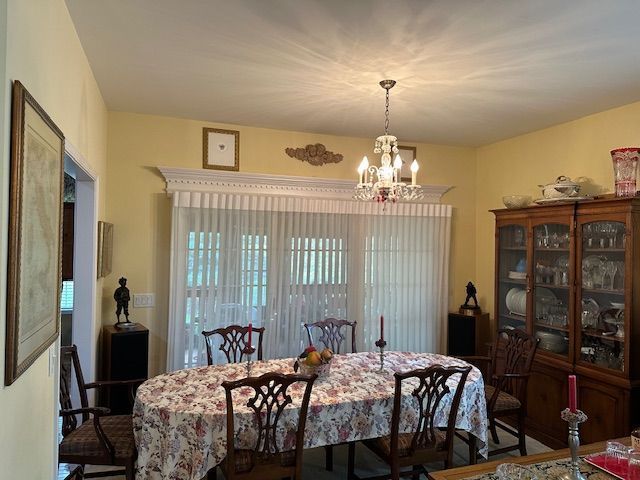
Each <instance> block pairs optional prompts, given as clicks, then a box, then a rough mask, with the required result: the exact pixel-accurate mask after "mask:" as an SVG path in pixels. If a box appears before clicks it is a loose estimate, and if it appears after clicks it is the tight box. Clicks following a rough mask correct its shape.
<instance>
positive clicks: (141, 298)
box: [133, 293, 156, 308]
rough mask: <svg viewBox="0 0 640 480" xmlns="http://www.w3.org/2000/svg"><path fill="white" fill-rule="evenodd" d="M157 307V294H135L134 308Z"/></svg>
mask: <svg viewBox="0 0 640 480" xmlns="http://www.w3.org/2000/svg"><path fill="white" fill-rule="evenodd" d="M155 306H156V295H155V293H134V294H133V307H134V308H148V307H155Z"/></svg>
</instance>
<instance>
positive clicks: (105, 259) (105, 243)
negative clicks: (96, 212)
mask: <svg viewBox="0 0 640 480" xmlns="http://www.w3.org/2000/svg"><path fill="white" fill-rule="evenodd" d="M112 260H113V223H108V222H103V221H98V278H103V277H106V276H107V275H109V274H110V273H111V264H112Z"/></svg>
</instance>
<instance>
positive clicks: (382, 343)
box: [376, 338, 387, 373]
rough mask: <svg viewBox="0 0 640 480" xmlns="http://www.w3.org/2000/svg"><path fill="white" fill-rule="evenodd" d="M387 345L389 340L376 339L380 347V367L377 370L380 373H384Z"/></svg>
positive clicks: (377, 345)
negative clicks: (385, 348)
mask: <svg viewBox="0 0 640 480" xmlns="http://www.w3.org/2000/svg"><path fill="white" fill-rule="evenodd" d="M386 346H387V342H385V340H384V339H383V338H381V339H379V340H376V347H378V348H379V349H380V369H378V370H377V372H378V373H384V347H386Z"/></svg>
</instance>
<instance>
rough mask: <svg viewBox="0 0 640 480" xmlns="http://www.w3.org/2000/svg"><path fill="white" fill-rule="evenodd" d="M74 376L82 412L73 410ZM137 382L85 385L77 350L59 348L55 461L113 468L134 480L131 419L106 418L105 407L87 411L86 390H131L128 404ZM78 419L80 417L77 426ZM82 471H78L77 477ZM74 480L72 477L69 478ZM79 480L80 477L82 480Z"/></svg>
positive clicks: (114, 381)
mask: <svg viewBox="0 0 640 480" xmlns="http://www.w3.org/2000/svg"><path fill="white" fill-rule="evenodd" d="M74 373H75V378H76V384H77V387H78V392H79V393H80V404H81V408H73V405H72V403H71V388H72V387H71V386H72V382H73V376H74ZM144 380H145V379H138V380H121V381H120V380H113V381H101V382H91V383H85V381H84V376H83V374H82V369H81V368H80V359H79V357H78V349H77V348H76V346H75V345H72V346H65V347H61V348H60V407H61V410H60V416H62V435H63V438H62V441H61V442H60V445H59V446H58V461H59V462H62V463H74V464H79V465H80V466H81V467H82V466H84V465H86V464H89V465H116V466H122V467H124V470H123V471H115V472H111V471H110V472H109V473H110V474H112V475H117V474H122V473H124V474H125V476H126V479H127V480H134V475H135V467H134V464H135V460H136V456H137V452H136V445H135V441H134V438H133V423H132V419H131V415H109V409H108V408H104V407H89V402H88V397H87V390H89V389H92V388H109V387H114V386H120V387H121V386H128V387H130V392H131V400H132V401H133V397H134V395H135V389H136V388H137V386H138V385H140V384H141V383H142V382H144ZM77 415H81V416H82V422H81V423H80V424H78V419H77ZM80 471H82V469H80V470H79V471H78V472H76V474H79V472H80ZM100 476H102V477H103V476H105V474H104V472H92V473H84V478H91V477H100ZM72 478H73V477H72ZM81 478H82V477H81Z"/></svg>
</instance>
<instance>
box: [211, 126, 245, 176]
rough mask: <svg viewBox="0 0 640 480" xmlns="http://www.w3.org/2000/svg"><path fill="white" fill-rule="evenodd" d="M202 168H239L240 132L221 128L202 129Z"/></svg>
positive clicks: (236, 169) (235, 169)
mask: <svg viewBox="0 0 640 480" xmlns="http://www.w3.org/2000/svg"><path fill="white" fill-rule="evenodd" d="M202 168H213V169H216V170H234V171H236V172H237V171H238V170H239V169H240V132H239V131H237V130H223V129H221V128H207V127H204V128H203V129H202Z"/></svg>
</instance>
